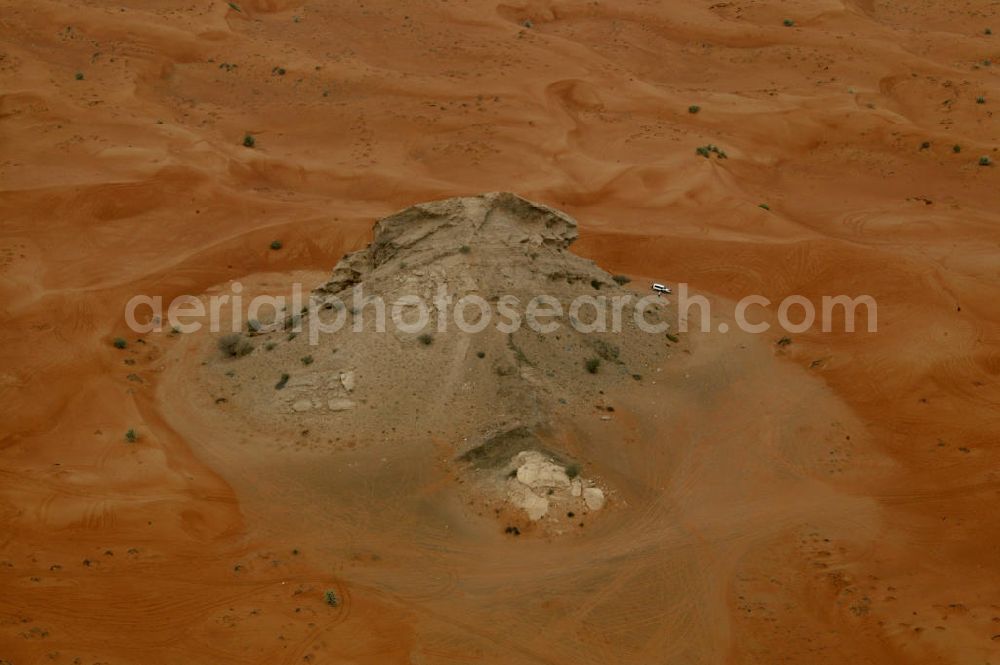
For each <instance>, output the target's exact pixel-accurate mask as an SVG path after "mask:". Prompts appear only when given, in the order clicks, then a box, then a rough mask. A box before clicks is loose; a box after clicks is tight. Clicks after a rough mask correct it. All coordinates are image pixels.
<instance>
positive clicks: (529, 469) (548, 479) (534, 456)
mask: <svg viewBox="0 0 1000 665" xmlns="http://www.w3.org/2000/svg"><path fill="white" fill-rule="evenodd" d="M515 463H516V464H517V480H518V482H520V483H521V484H522V485H527V486H528V487H530V488H531V489H533V490H537V489H549V488H569V486H570V481H569V476H567V475H566V469H565V468H563V467H561V466H559V465H558V464H554V463H553V462H550V461H549V460H548V459H546V458H545V456H544V455H542V454H541V453H538V452H535V451H533V450H532V451H527V452H522V453H518V454H517V457H516V458H515Z"/></svg>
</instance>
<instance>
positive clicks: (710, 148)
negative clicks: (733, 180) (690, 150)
mask: <svg viewBox="0 0 1000 665" xmlns="http://www.w3.org/2000/svg"><path fill="white" fill-rule="evenodd" d="M694 151H695V152H696V153H697V154H699V155H701V156H702V157H704V158H705V159H708V158H710V157H711V156H712V155H713V154H714V155H715V156H716V157H717V158H719V159H727V158H728V157H729V156H728V155H727V154H726V152H725V151H724V150H720V149H719V146H717V145H714V144H712V143H709V144H708V145H702V146H698V147H697V148H695V149H694Z"/></svg>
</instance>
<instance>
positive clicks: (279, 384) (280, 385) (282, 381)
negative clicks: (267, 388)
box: [274, 373, 292, 390]
mask: <svg viewBox="0 0 1000 665" xmlns="http://www.w3.org/2000/svg"><path fill="white" fill-rule="evenodd" d="M290 378H292V377H290V376H288V374H285V373H282V375H281V379H279V380H278V382H277V383H276V384H274V389H275V390H281V389H282V388H284V387H285V384H286V383H288V379H290Z"/></svg>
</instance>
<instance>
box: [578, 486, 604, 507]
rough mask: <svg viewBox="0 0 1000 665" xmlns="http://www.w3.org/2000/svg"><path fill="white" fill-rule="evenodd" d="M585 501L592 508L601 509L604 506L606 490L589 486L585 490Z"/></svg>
mask: <svg viewBox="0 0 1000 665" xmlns="http://www.w3.org/2000/svg"><path fill="white" fill-rule="evenodd" d="M583 502H584V503H586V504H587V508H590V509H591V510H600V509H601V508H603V507H604V491H603V490H601V488H600V487H587V488H585V489H584V490H583Z"/></svg>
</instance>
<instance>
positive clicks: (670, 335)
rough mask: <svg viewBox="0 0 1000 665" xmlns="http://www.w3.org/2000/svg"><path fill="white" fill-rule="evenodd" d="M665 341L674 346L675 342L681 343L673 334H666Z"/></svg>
mask: <svg viewBox="0 0 1000 665" xmlns="http://www.w3.org/2000/svg"><path fill="white" fill-rule="evenodd" d="M667 339H669V340H670V341H671V342H673V343H674V344H676V343H677V342H679V341H681V338H680V337H678V336H677V335H675V334H673V333H667Z"/></svg>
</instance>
